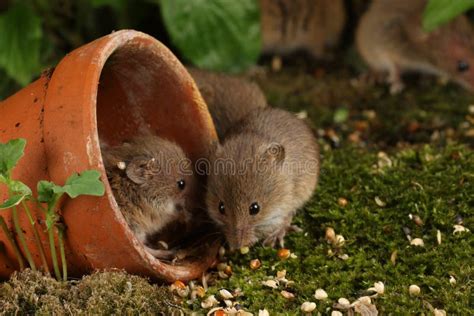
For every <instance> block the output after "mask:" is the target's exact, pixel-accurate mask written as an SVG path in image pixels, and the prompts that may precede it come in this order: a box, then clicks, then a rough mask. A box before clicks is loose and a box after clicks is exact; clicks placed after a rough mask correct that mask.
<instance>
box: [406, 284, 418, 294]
mask: <svg viewBox="0 0 474 316" xmlns="http://www.w3.org/2000/svg"><path fill="white" fill-rule="evenodd" d="M408 292H410V294H411V295H413V296H417V295H419V294H420V292H421V289H420V287H419V286H418V285H415V284H412V285H410V287H409V288H408Z"/></svg>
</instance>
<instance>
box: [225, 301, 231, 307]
mask: <svg viewBox="0 0 474 316" xmlns="http://www.w3.org/2000/svg"><path fill="white" fill-rule="evenodd" d="M224 304H225V306H227V307H232V305H233V304H232V301H231V300H224Z"/></svg>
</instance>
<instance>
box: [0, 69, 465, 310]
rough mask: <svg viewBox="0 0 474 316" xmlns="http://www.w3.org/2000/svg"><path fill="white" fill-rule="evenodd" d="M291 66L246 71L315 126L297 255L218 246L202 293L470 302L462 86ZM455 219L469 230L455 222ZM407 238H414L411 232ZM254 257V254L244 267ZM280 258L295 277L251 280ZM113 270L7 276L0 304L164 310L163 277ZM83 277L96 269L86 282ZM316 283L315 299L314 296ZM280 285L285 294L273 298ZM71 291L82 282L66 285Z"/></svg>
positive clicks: (295, 238)
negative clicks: (376, 82)
mask: <svg viewBox="0 0 474 316" xmlns="http://www.w3.org/2000/svg"><path fill="white" fill-rule="evenodd" d="M298 69H299V68H295V69H292V68H290V69H287V70H284V71H281V72H278V73H272V72H269V73H267V74H266V75H264V76H263V75H259V76H258V78H257V80H258V81H259V83H260V84H261V86H262V88H263V89H264V91H265V92H266V94H267V96H268V98H269V100H270V103H271V104H272V105H273V106H277V107H283V108H287V109H289V110H291V111H294V112H300V115H307V119H308V120H309V122H310V124H311V125H312V126H313V127H314V128H315V131H317V133H318V134H319V135H320V137H321V139H320V144H321V153H322V169H321V177H320V181H319V187H318V189H317V191H316V193H315V195H314V197H313V198H312V200H311V201H310V202H309V203H308V204H307V205H306V207H305V208H304V209H302V210H300V212H299V213H298V215H297V216H296V217H295V220H294V222H295V223H296V224H298V225H299V226H300V227H301V228H302V229H303V232H301V233H291V234H290V235H288V236H287V238H286V247H287V248H288V249H289V250H290V251H291V252H292V253H293V254H295V255H296V257H295V258H292V257H290V258H288V259H286V260H282V259H280V258H279V257H278V256H277V250H276V249H269V248H263V247H261V246H257V247H254V248H252V249H251V250H250V252H249V253H247V254H241V253H235V254H230V255H226V258H225V261H226V262H227V264H229V265H230V266H231V267H232V270H233V273H232V275H231V277H230V278H228V279H221V278H218V277H217V278H216V279H215V281H210V282H209V283H210V286H209V290H208V292H207V293H206V295H205V297H204V298H206V297H208V296H209V295H211V294H215V295H216V297H217V298H219V294H218V291H219V290H220V289H222V288H225V289H227V290H229V291H230V292H233V291H235V290H236V289H237V288H239V289H240V290H241V292H242V295H241V296H239V297H237V298H235V299H233V301H234V302H238V303H239V305H240V306H241V307H242V308H243V309H244V310H246V311H250V312H252V313H254V314H258V311H259V310H260V309H264V308H265V309H267V310H268V311H269V312H270V315H298V314H300V313H301V311H300V306H301V304H302V303H303V302H304V301H313V302H316V310H315V312H314V313H316V312H319V313H321V314H323V315H324V314H330V313H331V311H332V310H336V309H337V308H336V307H337V306H336V307H334V306H333V305H334V304H335V303H336V302H337V300H338V299H339V298H341V297H344V298H347V299H348V300H349V301H350V302H354V301H355V300H356V299H357V298H359V297H361V296H366V295H372V294H374V292H373V291H368V288H370V287H373V286H374V283H375V282H383V284H384V292H383V294H378V295H377V297H373V298H372V303H373V304H374V305H375V306H376V308H377V310H378V312H379V314H384V315H387V314H394V315H401V314H403V315H407V314H415V315H418V314H424V315H430V314H433V313H434V312H435V309H438V310H444V311H446V313H447V314H448V315H472V313H473V310H474V298H473V294H472V287H473V282H474V280H473V279H474V273H473V269H474V268H473V267H474V260H473V257H474V252H473V243H474V238H473V235H472V230H474V219H473V215H474V154H473V150H472V149H473V145H474V106H472V104H474V97H473V96H470V95H469V94H467V93H465V92H464V91H462V90H460V89H458V88H457V87H455V86H452V85H441V84H439V83H437V82H435V81H434V80H432V79H424V78H421V79H420V80H416V79H417V78H415V79H411V81H409V84H408V88H407V89H406V90H405V91H404V92H403V93H401V94H399V95H396V96H391V95H390V94H389V93H388V92H387V88H386V87H383V86H373V85H369V84H366V83H364V82H363V81H361V80H354V79H353V76H352V75H351V74H349V73H347V72H346V71H344V70H336V71H334V73H330V72H329V71H328V70H322V69H317V70H316V71H314V72H312V73H308V72H305V73H303V72H301V70H298ZM470 105H471V106H470ZM301 111H303V112H301ZM410 214H411V218H410ZM414 218H415V219H416V221H415V220H413V219H414ZM454 225H462V226H463V227H466V228H468V229H470V230H471V231H470V232H469V231H465V232H460V233H456V234H453V232H454ZM328 227H332V228H333V229H334V230H335V232H336V234H340V235H342V236H343V237H344V238H345V243H344V244H343V245H339V246H336V245H334V244H330V243H328V242H327V241H326V239H325V232H326V229H327V228H328ZM415 238H421V239H422V240H423V242H424V246H414V245H411V244H410V241H409V239H412V240H413V239H415ZM252 259H259V260H260V261H261V263H262V265H261V267H260V268H258V269H256V270H252V269H251V268H250V266H249V264H250V261H251V260H252ZM281 270H286V271H287V272H286V273H287V274H286V279H288V280H291V281H293V282H290V283H287V284H286V285H285V282H280V284H279V285H278V288H277V289H273V288H270V287H268V286H265V285H263V284H262V281H266V280H269V279H273V278H275V276H276V274H277V271H281ZM213 275H215V273H214V274H213ZM113 276H116V275H115V274H113ZM118 276H119V277H118V281H114V280H115V279H116V277H111V275H106V274H103V277H101V274H95V275H93V276H92V277H86V279H85V280H83V281H81V282H79V281H76V282H74V283H69V284H66V285H61V284H59V283H56V282H54V281H52V280H49V281H45V280H44V279H41V281H32V282H27V281H23V282H22V281H21V280H22V275H20V276H16V277H14V278H13V279H12V280H10V282H9V283H4V284H2V285H0V312H2V311H3V312H5V313H7V314H15V313H19V314H23V313H31V314H33V313H35V312H36V313H50V312H52V311H56V312H57V313H58V314H62V313H72V314H76V313H78V312H79V310H82V311H83V313H86V314H96V313H97V314H109V313H111V312H112V311H113V310H115V312H116V313H118V314H122V313H126V314H140V313H146V314H155V313H157V312H159V311H161V312H163V313H165V314H167V313H171V312H170V310H167V308H170V306H174V304H175V303H171V302H174V300H173V299H172V298H170V297H169V294H168V292H167V291H168V287H161V288H160V287H158V286H156V285H149V284H148V282H147V281H146V280H144V279H141V278H138V277H133V276H127V275H125V274H118ZM23 277H24V278H28V275H27V276H23ZM94 278H96V279H97V278H98V279H100V280H101V281H100V282H96V283H95V286H94V285H91V284H92V283H91V281H93V280H94ZM107 278H110V280H111V281H110V284H109V282H108V281H105V280H106V279H107ZM42 282H43V283H44V282H46V284H49V285H38V284H41V283H42ZM114 282H115V283H114ZM198 283H199V282H198ZM51 284H53V285H51ZM135 284H137V285H135ZM412 284H415V285H418V286H419V287H420V289H421V292H420V294H419V295H418V296H414V295H410V294H409V291H408V288H409V286H410V285H412ZM318 288H322V289H324V290H325V291H326V292H327V294H328V298H327V299H325V300H317V299H316V298H315V297H314V293H315V290H316V289H318ZM284 289H285V290H286V291H288V292H291V293H293V294H294V296H295V297H294V298H293V299H287V298H284V297H283V296H282V294H281V293H280V292H281V291H282V290H284ZM74 291H76V292H74ZM71 292H74V293H82V294H81V295H79V294H78V295H79V296H78V297H79V298H78V299H72V298H71V295H70V294H68V293H71ZM22 293H24V294H22ZM76 296H77V295H76ZM204 298H203V299H204ZM203 299H201V298H196V299H194V300H191V299H190V298H189V297H187V298H184V299H180V301H181V305H180V306H181V308H182V310H183V311H184V312H185V313H192V312H195V313H196V314H206V313H207V311H208V310H209V309H203V308H202V307H201V302H202V300H203ZM104 302H108V303H107V304H104ZM178 303H179V302H178ZM48 304H51V307H49V305H48ZM221 305H222V306H224V305H223V302H221ZM61 308H62V309H61ZM341 311H342V312H344V313H347V312H349V313H351V312H352V310H350V311H347V310H346V311H343V310H341Z"/></svg>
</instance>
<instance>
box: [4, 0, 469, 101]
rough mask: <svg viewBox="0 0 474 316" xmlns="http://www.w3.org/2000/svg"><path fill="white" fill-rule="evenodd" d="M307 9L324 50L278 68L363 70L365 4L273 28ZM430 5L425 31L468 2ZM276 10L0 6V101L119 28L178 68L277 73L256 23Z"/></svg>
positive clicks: (18, 1) (251, 0)
mask: <svg viewBox="0 0 474 316" xmlns="http://www.w3.org/2000/svg"><path fill="white" fill-rule="evenodd" d="M284 2H285V1H283V3H284ZM312 2H319V3H320V5H319V8H316V9H315V10H316V12H322V13H321V15H322V16H321V18H323V20H325V21H326V22H322V24H321V25H319V26H320V30H319V33H320V34H316V35H315V36H316V37H318V38H320V39H318V40H319V41H325V44H324V45H326V44H327V45H326V46H328V48H329V46H330V50H326V47H324V49H320V48H315V47H314V45H313V47H312V46H311V43H308V45H307V46H306V47H305V45H300V47H296V49H290V50H291V52H290V53H291V54H287V53H288V51H287V50H285V51H284V52H283V54H282V55H284V56H286V57H287V56H288V55H289V56H290V58H289V59H288V58H287V59H285V64H290V65H291V64H298V65H300V64H301V63H303V64H304V65H303V66H304V67H303V68H305V69H306V70H307V71H309V72H314V71H315V70H317V69H320V66H321V65H323V69H324V68H328V67H329V68H332V67H340V66H341V65H342V64H341V62H340V61H341V59H343V60H344V61H345V65H344V67H347V68H348V69H349V71H351V72H353V73H359V72H360V71H362V70H363V69H364V63H363V62H361V61H360V60H359V59H358V56H357V54H356V53H355V49H354V40H353V38H354V31H355V28H356V26H357V22H358V20H359V18H360V16H361V15H362V14H363V13H364V11H366V9H367V6H368V5H369V1H364V0H345V1H343V0H341V1H332V3H331V1H315V0H303V1H296V2H295V5H294V6H295V7H297V6H300V8H296V9H295V10H294V12H287V13H288V14H287V15H286V16H285V14H283V15H281V16H280V17H279V18H280V20H281V19H287V21H283V23H287V24H291V20H292V19H312V17H308V16H307V15H304V14H305V12H306V13H307V12H312V11H311V10H308V9H307V8H305V7H308V8H310V7H312V4H311V3H312ZM432 2H433V3H434V6H433V8H432V9H431V11H430V12H429V15H428V16H427V17H426V16H425V20H426V21H428V23H431V24H430V25H431V26H433V25H437V24H439V23H442V22H444V21H447V20H449V19H451V18H453V17H454V16H456V15H458V14H460V13H462V12H463V11H466V10H468V9H469V8H470V7H471V6H473V5H474V3H473V1H471V0H468V1H465V0H460V1H449V0H448V1H445V0H432ZM452 2H454V3H455V4H454V5H453V3H452ZM283 6H284V5H283ZM283 6H282V2H281V1H277V0H270V1H265V0H261V1H259V0H239V1H233V0H210V1H204V0H0V99H4V98H5V97H7V96H9V95H11V94H12V93H13V92H15V91H17V90H18V89H20V88H21V87H22V86H25V85H27V84H28V83H29V82H31V81H32V80H33V79H35V78H37V77H38V75H39V74H40V73H41V71H42V70H44V69H46V68H48V67H52V66H54V65H56V64H57V62H58V61H59V60H60V59H61V58H62V57H63V56H64V55H65V54H66V53H68V52H69V51H71V50H73V49H74V48H76V47H79V46H81V45H82V44H84V43H87V42H89V41H91V40H94V39H96V38H98V37H100V36H103V35H106V34H108V33H110V32H113V31H114V30H119V29H124V28H131V29H136V30H139V31H143V32H145V33H148V34H150V35H152V36H154V37H156V38H157V39H159V40H160V41H162V42H163V43H165V45H167V46H168V47H170V48H171V49H172V51H173V52H174V53H175V54H176V55H177V56H178V57H179V58H180V59H181V60H182V61H184V62H185V63H186V64H192V65H195V66H199V67H201V68H206V69H212V70H220V71H225V72H242V71H245V70H248V69H249V68H251V67H252V66H254V65H257V64H260V65H261V64H267V65H273V67H274V68H275V67H276V68H278V67H279V64H281V61H279V60H278V59H277V60H272V59H271V58H265V56H270V57H272V56H274V55H275V54H279V53H282V52H281V50H280V51H279V47H278V41H277V40H276V39H275V34H272V32H274V31H275V30H274V29H272V28H271V27H264V25H265V23H266V24H267V26H268V25H269V24H271V23H272V21H271V20H268V19H267V20H268V21H269V22H265V21H264V20H263V19H265V16H272V15H274V10H276V9H277V8H278V7H280V9H284V7H283ZM317 6H318V5H317ZM341 10H343V11H341ZM262 11H263V13H262ZM298 12H299V13H301V14H298ZM318 14H319V13H318ZM274 20H275V19H274ZM426 21H425V22H426ZM263 22H264V23H263ZM273 22H274V21H273ZM280 22H281V21H280ZM304 23H306V21H305V22H304ZM310 23H311V22H310ZM281 31H284V30H281ZM315 33H317V32H315ZM323 37H326V38H324V40H323V39H322V38H323ZM329 37H331V38H329ZM262 39H264V41H262ZM284 45H285V44H284V43H283V46H284ZM294 53H295V54H296V56H297V57H296V58H294V56H295V54H294ZM272 63H273V64H272ZM315 65H317V66H315Z"/></svg>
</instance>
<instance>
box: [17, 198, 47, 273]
mask: <svg viewBox="0 0 474 316" xmlns="http://www.w3.org/2000/svg"><path fill="white" fill-rule="evenodd" d="M21 203H22V205H23V208H24V209H25V212H26V215H27V216H28V219H29V220H30V223H31V226H32V227H33V234H34V236H35V242H36V247H37V248H38V250H39V252H40V257H41V262H42V265H43V271H44V272H45V273H48V274H49V267H48V261H46V254H45V251H44V248H43V244H42V243H41V238H40V236H39V233H38V228H37V227H36V222H35V220H34V219H33V217H32V216H31V211H30V208H29V207H28V204H26V202H25V201H21Z"/></svg>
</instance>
